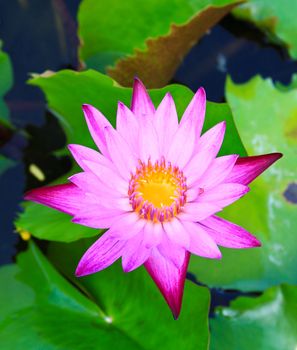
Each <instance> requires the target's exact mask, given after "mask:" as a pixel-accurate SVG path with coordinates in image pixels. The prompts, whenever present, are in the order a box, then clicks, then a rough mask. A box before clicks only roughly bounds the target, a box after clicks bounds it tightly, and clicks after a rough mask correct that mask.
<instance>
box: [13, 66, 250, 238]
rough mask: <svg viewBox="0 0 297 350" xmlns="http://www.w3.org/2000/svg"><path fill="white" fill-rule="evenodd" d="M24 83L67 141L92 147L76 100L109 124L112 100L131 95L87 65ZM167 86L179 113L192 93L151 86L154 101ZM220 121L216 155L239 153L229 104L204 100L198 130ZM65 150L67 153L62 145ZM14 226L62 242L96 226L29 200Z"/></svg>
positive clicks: (126, 100)
mask: <svg viewBox="0 0 297 350" xmlns="http://www.w3.org/2000/svg"><path fill="white" fill-rule="evenodd" d="M30 83H31V84H34V85H37V86H39V87H40V88H41V89H42V90H43V92H44V93H45V95H46V98H47V101H48V105H49V108H50V109H51V110H52V111H53V113H54V114H55V115H57V117H58V118H59V120H60V121H61V124H62V126H63V127H64V130H65V133H66V136H67V143H77V144H82V145H85V146H89V147H93V148H94V147H95V145H94V143H93V141H92V139H91V136H90V134H89V132H88V129H87V126H86V122H85V119H84V117H83V113H82V110H81V106H82V104H83V103H89V104H92V105H94V106H95V107H97V108H98V109H99V110H100V111H101V112H102V113H103V114H104V115H105V116H106V117H107V118H108V119H109V121H110V122H111V123H112V124H113V125H115V121H116V108H117V103H118V101H122V102H124V103H125V104H126V105H130V100H131V95H132V89H130V88H123V87H119V86H118V85H117V84H116V83H115V82H114V81H113V80H112V79H111V78H109V77H107V76H105V75H103V74H100V73H98V72H96V71H93V70H88V71H86V72H81V73H77V72H73V71H70V70H68V71H67V70H65V71H61V72H59V73H56V74H53V75H50V76H48V75H47V76H44V75H41V76H37V77H35V78H34V79H33V80H31V82H30ZM167 91H169V92H170V93H171V94H172V96H173V98H174V100H175V103H176V107H177V111H178V114H179V117H181V115H182V113H183V111H184V110H185V108H186V106H187V105H188V103H189V101H190V100H191V98H192V96H193V93H192V92H191V91H190V90H189V89H187V88H186V87H184V86H181V85H169V86H167V87H165V88H163V89H156V90H151V91H150V95H151V97H152V99H153V102H154V103H155V105H156V106H157V105H158V104H159V103H160V101H161V100H162V98H163V97H164V95H165V93H166V92H167ZM222 120H226V121H227V132H226V137H225V140H224V144H223V147H222V150H221V154H228V153H238V154H241V155H245V150H244V147H243V145H242V143H241V140H240V138H239V136H238V132H237V130H236V127H235V125H234V122H233V118H232V114H231V111H230V109H229V107H228V106H227V105H226V104H218V103H211V102H209V103H208V104H207V111H206V122H205V126H204V130H207V129H209V128H210V127H212V126H213V125H215V124H216V123H218V122H220V121H222ZM65 152H67V153H68V151H67V150H65ZM62 181H63V182H64V181H65V180H64V179H63V180H61V179H60V180H58V181H56V182H58V183H59V182H60V183H61V182H62ZM16 226H17V227H18V228H19V229H22V230H26V231H28V232H30V233H31V234H32V235H33V236H35V237H38V238H41V239H48V240H55V241H64V242H70V241H74V240H77V239H80V238H83V237H90V236H95V235H98V230H94V229H90V228H87V227H82V226H80V225H76V224H73V223H71V221H70V217H69V216H67V215H65V214H63V213H60V212H57V211H55V210H53V209H50V208H47V207H43V206H41V205H38V204H33V203H28V204H27V205H26V207H25V211H24V213H22V214H21V215H20V217H19V218H18V220H17V221H16Z"/></svg>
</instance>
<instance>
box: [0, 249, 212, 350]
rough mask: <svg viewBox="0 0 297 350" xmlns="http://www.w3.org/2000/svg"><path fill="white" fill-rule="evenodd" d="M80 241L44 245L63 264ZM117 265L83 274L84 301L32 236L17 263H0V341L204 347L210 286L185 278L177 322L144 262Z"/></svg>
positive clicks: (13, 344)
mask: <svg viewBox="0 0 297 350" xmlns="http://www.w3.org/2000/svg"><path fill="white" fill-rule="evenodd" d="M80 243H81V242H80ZM89 243H90V242H88V244H89ZM84 246H85V245H84V244H79V245H78V244H76V245H66V244H64V245H61V246H58V247H55V249H54V247H52V249H51V250H52V253H53V250H54V251H55V254H60V255H61V259H59V261H60V263H61V265H62V268H63V269H64V272H67V271H69V270H71V269H72V268H73V264H74V263H75V262H74V259H75V258H77V257H78V256H79V255H80V254H81V253H82V250H83V249H84ZM59 248H60V249H62V251H60V250H59ZM56 262H57V260H56ZM119 269H120V267H119V266H118V265H115V266H113V267H111V268H109V269H107V270H106V271H104V272H102V273H100V275H99V274H97V275H94V276H92V277H86V278H83V279H82V282H81V284H82V285H83V286H84V292H85V293H87V295H88V296H89V297H90V298H91V299H92V301H91V300H90V299H89V298H88V297H87V296H85V295H84V294H83V293H81V292H80V291H79V290H78V289H76V288H75V287H74V286H73V285H72V284H70V283H69V282H68V281H67V280H66V279H65V278H64V277H62V276H61V275H60V274H59V273H58V272H57V271H56V270H55V269H54V268H53V266H52V265H51V264H50V263H49V261H48V260H47V259H46V258H45V257H44V256H43V255H42V253H41V252H40V251H39V249H38V248H37V247H36V246H35V245H34V244H33V242H31V243H30V247H29V251H27V252H26V253H22V254H20V255H19V257H18V264H17V265H11V266H5V267H2V268H1V270H0V279H1V285H2V286H4V288H1V292H0V297H1V298H0V310H1V311H0V339H1V348H3V349H15V350H23V349H46V350H47V349H50V350H54V349H59V350H62V349H63V350H65V349H73V350H82V349H85V350H87V349H90V347H91V348H92V349H98V350H99V349H100V350H105V349H115V348H116V349H119V350H126V349H131V350H134V349H137V350H140V349H148V350H149V349H157V348H161V347H162V348H163V349H172V348H174V347H175V346H178V349H189V346H191V347H193V348H195V349H201V350H204V349H205V350H206V349H207V348H208V318H207V315H208V305H209V293H208V291H207V290H206V289H205V288H201V287H196V286H194V285H193V284H192V283H191V282H188V283H187V286H186V296H187V300H186V301H185V303H184V310H183V312H182V314H181V317H180V319H179V320H178V321H177V322H176V321H174V320H173V319H172V316H171V314H170V311H169V310H168V309H167V306H166V305H165V303H164V301H163V299H162V297H161V295H160V294H159V292H158V291H157V289H156V287H155V285H154V284H153V282H152V281H151V280H150V279H148V278H147V274H146V272H145V271H144V269H139V270H137V271H135V272H134V273H129V274H124V273H122V272H121V273H119Z"/></svg>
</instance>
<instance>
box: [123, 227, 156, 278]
mask: <svg viewBox="0 0 297 350" xmlns="http://www.w3.org/2000/svg"><path fill="white" fill-rule="evenodd" d="M150 254H151V249H150V248H149V249H148V248H146V247H145V245H144V241H143V233H142V232H140V233H139V234H138V235H136V236H134V237H133V238H131V239H129V240H128V241H127V243H126V245H125V249H124V250H123V254H122V266H123V270H124V271H125V272H130V271H133V270H135V269H137V268H138V267H139V266H140V265H142V264H144V263H145V262H146V261H147V259H148V258H149V256H150Z"/></svg>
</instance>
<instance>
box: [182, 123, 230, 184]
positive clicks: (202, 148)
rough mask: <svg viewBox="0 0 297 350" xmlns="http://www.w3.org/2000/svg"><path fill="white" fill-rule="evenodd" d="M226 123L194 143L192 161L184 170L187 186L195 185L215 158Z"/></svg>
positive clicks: (209, 131) (212, 129) (217, 126)
mask: <svg viewBox="0 0 297 350" xmlns="http://www.w3.org/2000/svg"><path fill="white" fill-rule="evenodd" d="M225 130H226V123H225V122H221V123H219V124H217V125H216V126H214V127H213V128H211V129H210V130H208V131H207V132H206V133H204V134H203V135H202V136H201V138H200V139H199V141H198V142H197V143H196V146H195V151H194V155H193V157H192V159H191V160H190V161H189V163H188V164H187V166H186V167H185V168H184V174H185V175H186V177H187V184H188V186H192V185H193V184H195V183H197V181H198V180H199V179H200V178H201V176H202V175H203V174H204V173H205V171H206V170H207V169H208V167H209V166H210V164H211V163H212V161H213V160H214V158H215V157H216V156H217V154H218V152H219V150H220V148H221V145H222V142H223V140H224V135H225Z"/></svg>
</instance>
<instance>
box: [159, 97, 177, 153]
mask: <svg viewBox="0 0 297 350" xmlns="http://www.w3.org/2000/svg"><path fill="white" fill-rule="evenodd" d="M153 121H154V125H155V127H156V131H157V134H158V139H159V144H160V153H161V156H165V155H166V154H167V152H168V147H169V145H170V144H171V143H172V140H173V136H174V135H175V133H176V131H177V129H178V117H177V113H176V108H175V104H174V101H173V98H172V96H171V95H170V93H167V94H166V95H165V97H164V98H163V100H162V101H161V103H160V104H159V106H158V108H157V110H156V113H155V116H154V119H153Z"/></svg>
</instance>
